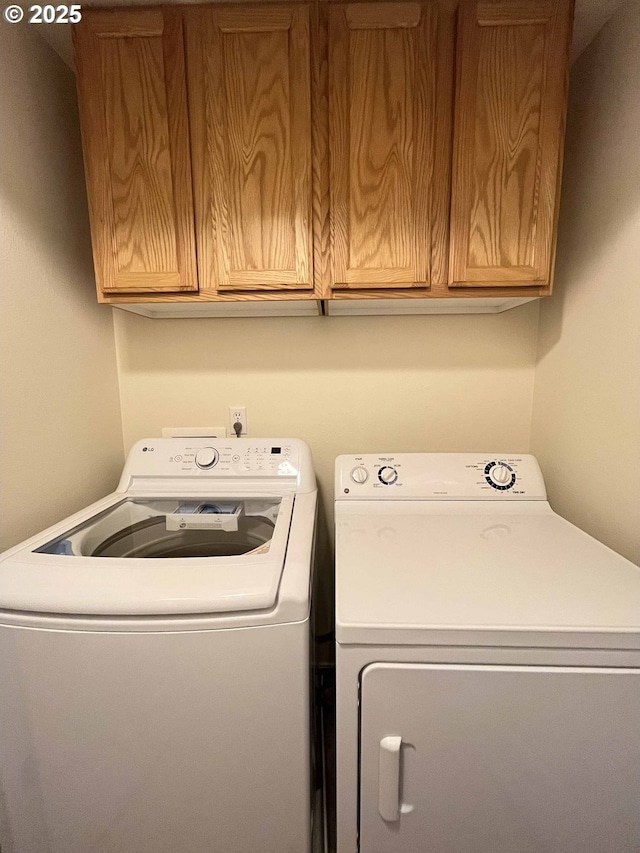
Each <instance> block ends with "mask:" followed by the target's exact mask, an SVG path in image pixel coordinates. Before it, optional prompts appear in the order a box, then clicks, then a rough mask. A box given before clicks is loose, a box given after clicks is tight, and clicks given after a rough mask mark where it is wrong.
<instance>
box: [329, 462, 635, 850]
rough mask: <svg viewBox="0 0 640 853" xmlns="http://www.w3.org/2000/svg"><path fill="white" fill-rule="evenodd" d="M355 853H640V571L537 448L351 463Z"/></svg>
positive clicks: (345, 662) (349, 675)
mask: <svg viewBox="0 0 640 853" xmlns="http://www.w3.org/2000/svg"><path fill="white" fill-rule="evenodd" d="M336 640H337V810H338V851H339V853H355V851H357V850H359V851H361V853H427V851H429V853H431V851H433V853H632V851H634V853H637V851H639V850H640V571H639V569H638V567H636V566H635V565H633V564H632V563H630V562H629V561H628V560H626V559H624V558H623V557H620V556H619V555H617V554H615V553H614V552H613V551H611V550H610V549H608V548H606V547H605V546H604V545H602V544H601V543H600V542H597V541H596V540H595V539H592V538H591V537H590V536H588V535H587V534H586V533H583V532H582V531H581V530H579V529H578V528H576V527H574V526H573V525H572V524H570V523H569V522H567V521H565V520H564V519H562V518H560V517H559V516H558V515H556V514H555V513H554V512H553V511H552V509H551V507H550V506H549V504H548V502H547V500H546V493H545V487H544V482H543V479H542V475H541V473H540V470H539V468H538V465H537V463H536V460H535V459H534V458H533V457H532V456H512V455H509V456H492V455H490V456H484V455H483V454H429V453H425V454H395V455H386V456H372V455H364V456H341V457H339V458H338V460H337V463H336Z"/></svg>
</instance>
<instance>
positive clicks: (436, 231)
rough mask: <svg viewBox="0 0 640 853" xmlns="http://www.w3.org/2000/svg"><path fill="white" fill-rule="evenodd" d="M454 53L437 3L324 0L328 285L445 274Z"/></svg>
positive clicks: (403, 282)
mask: <svg viewBox="0 0 640 853" xmlns="http://www.w3.org/2000/svg"><path fill="white" fill-rule="evenodd" d="M452 63H453V26H452V19H451V16H449V20H446V19H445V16H444V15H442V14H441V13H440V12H439V9H438V5H437V3H430V4H427V3H422V4H419V3H362V4H349V5H337V4H336V5H333V4H332V5H331V6H330V8H329V161H330V177H329V180H330V205H329V210H330V223H331V225H330V234H331V286H332V287H333V288H356V289H357V288H380V287H383V288H394V289H406V288H414V287H419V288H428V287H429V286H430V283H431V281H432V280H434V279H435V280H436V281H446V274H447V273H446V269H447V266H446V264H447V257H446V255H447V245H448V237H447V228H446V224H447V216H448V194H449V173H448V156H447V153H448V152H447V147H445V146H442V145H439V141H440V139H439V135H442V134H444V135H445V137H449V136H450V126H451V97H450V93H451V81H452V79H453V75H452Z"/></svg>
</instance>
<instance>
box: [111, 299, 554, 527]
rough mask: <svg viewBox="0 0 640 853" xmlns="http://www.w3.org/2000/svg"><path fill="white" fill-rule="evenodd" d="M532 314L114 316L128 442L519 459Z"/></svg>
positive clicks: (527, 404) (319, 458)
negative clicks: (180, 432)
mask: <svg viewBox="0 0 640 853" xmlns="http://www.w3.org/2000/svg"><path fill="white" fill-rule="evenodd" d="M537 318H538V305H537V303H532V304H529V305H524V306H522V307H521V308H516V309H514V310H511V311H507V312H506V313H504V314H498V315H475V316H428V317H308V318H281V319H276V318H253V319H201V320H149V319H146V318H144V317H138V316H135V315H132V314H127V313H125V312H122V311H120V312H117V316H116V339H117V345H118V357H119V373H120V385H121V396H122V407H123V423H124V440H125V446H126V447H129V446H130V445H131V444H132V443H133V442H134V441H135V440H137V439H139V438H142V437H145V436H153V435H159V434H160V430H161V429H162V427H163V426H190V425H194V426H199V425H210V426H216V425H225V426H226V424H227V414H228V411H227V410H228V407H229V406H230V405H246V406H247V410H248V412H247V413H248V420H249V432H250V434H251V435H255V436H294V437H297V438H302V439H304V440H306V441H307V442H308V443H309V445H310V446H311V449H312V451H313V455H314V460H315V465H316V469H317V472H318V475H319V481H320V485H321V489H322V494H323V499H324V503H325V508H326V509H327V510H328V516H329V518H331V517H332V512H331V508H332V502H333V464H334V459H335V457H336V456H337V455H338V454H340V453H350V452H357V451H364V452H376V451H380V452H381V451H385V450H386V451H389V450H391V451H410V450H414V451H416V450H451V451H454V450H489V449H495V450H497V451H509V452H516V451H526V450H527V449H528V446H529V426H530V418H531V400H532V391H533V372H534V362H535V347H536V330H537Z"/></svg>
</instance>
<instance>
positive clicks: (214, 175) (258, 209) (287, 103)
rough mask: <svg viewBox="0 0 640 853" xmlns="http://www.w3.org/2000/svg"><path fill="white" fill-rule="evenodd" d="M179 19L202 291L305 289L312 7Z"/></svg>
mask: <svg viewBox="0 0 640 853" xmlns="http://www.w3.org/2000/svg"><path fill="white" fill-rule="evenodd" d="M185 15H186V26H187V51H188V56H189V63H188V68H189V72H188V74H189V104H190V120H191V139H192V151H193V165H194V174H195V175H196V176H197V179H196V180H195V181H194V193H195V216H196V229H197V241H198V270H199V279H200V287H201V291H206V290H210V291H217V292H220V291H247V290H253V291H256V290H257V291H260V290H283V289H286V290H291V289H309V290H310V289H311V288H312V235H311V200H312V196H311V94H310V64H309V51H310V46H309V8H308V6H306V5H294V4H290V5H283V4H267V5H265V6H253V5H248V6H219V7H215V6H208V7H201V8H199V9H194V10H187V11H185Z"/></svg>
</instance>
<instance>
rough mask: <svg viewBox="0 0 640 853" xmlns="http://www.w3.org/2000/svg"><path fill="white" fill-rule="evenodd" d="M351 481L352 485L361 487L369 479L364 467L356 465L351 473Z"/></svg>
mask: <svg viewBox="0 0 640 853" xmlns="http://www.w3.org/2000/svg"><path fill="white" fill-rule="evenodd" d="M351 479H352V480H353V482H354V483H359V484H360V485H362V484H363V483H366V482H367V480H368V479H369V472H368V471H367V469H366V468H365V467H364V465H356V467H355V468H354V469H353V470H352V471H351Z"/></svg>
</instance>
